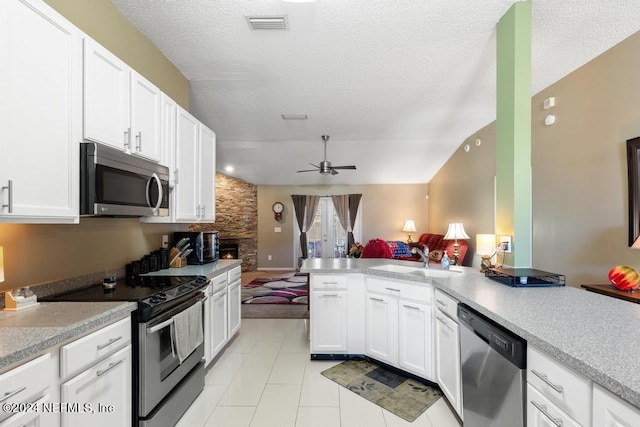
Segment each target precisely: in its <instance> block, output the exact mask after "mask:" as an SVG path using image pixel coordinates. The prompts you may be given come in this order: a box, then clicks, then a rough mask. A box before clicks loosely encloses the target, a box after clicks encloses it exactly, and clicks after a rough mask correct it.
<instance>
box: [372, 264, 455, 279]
mask: <svg viewBox="0 0 640 427" xmlns="http://www.w3.org/2000/svg"><path fill="white" fill-rule="evenodd" d="M371 268H372V269H373V270H381V271H388V272H391V273H402V274H411V275H413V276H424V277H440V278H444V277H451V276H453V275H455V274H459V273H461V272H462V271H461V270H441V269H439V268H424V267H411V266H407V265H397V264H384V265H379V266H377V267H371Z"/></svg>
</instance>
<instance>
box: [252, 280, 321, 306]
mask: <svg viewBox="0 0 640 427" xmlns="http://www.w3.org/2000/svg"><path fill="white" fill-rule="evenodd" d="M308 280H309V275H308V274H307V273H291V274H288V275H285V276H279V277H261V278H257V279H254V280H252V281H251V282H249V283H247V284H246V285H242V303H243V304H305V305H306V304H308V301H309V297H308V285H307V281H308Z"/></svg>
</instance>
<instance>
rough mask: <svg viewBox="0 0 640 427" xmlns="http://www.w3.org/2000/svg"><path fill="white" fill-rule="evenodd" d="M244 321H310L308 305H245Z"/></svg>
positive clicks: (243, 307) (243, 309) (242, 315)
mask: <svg viewBox="0 0 640 427" xmlns="http://www.w3.org/2000/svg"><path fill="white" fill-rule="evenodd" d="M241 317H242V318H243V319H308V318H309V309H308V305H306V304H243V305H242V310H241Z"/></svg>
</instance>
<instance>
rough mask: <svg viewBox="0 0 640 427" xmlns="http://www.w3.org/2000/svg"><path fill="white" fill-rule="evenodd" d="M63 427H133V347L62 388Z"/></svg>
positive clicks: (114, 355)
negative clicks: (63, 406)
mask: <svg viewBox="0 0 640 427" xmlns="http://www.w3.org/2000/svg"><path fill="white" fill-rule="evenodd" d="M60 396H61V404H62V405H66V407H65V408H63V410H61V411H60V412H61V415H62V426H63V427H71V426H74V427H75V426H77V427H81V426H92V427H98V426H105V427H111V426H130V425H131V345H127V346H126V347H125V348H123V349H121V350H119V351H117V352H116V353H114V354H113V355H111V356H109V357H108V358H106V359H105V360H103V361H102V362H99V363H97V364H96V365H94V366H92V367H91V368H89V369H87V370H85V371H83V372H82V373H80V374H78V375H76V376H75V377H73V378H72V379H70V380H69V381H67V382H65V383H64V384H62V386H61V393H60Z"/></svg>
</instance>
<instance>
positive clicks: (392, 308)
mask: <svg viewBox="0 0 640 427" xmlns="http://www.w3.org/2000/svg"><path fill="white" fill-rule="evenodd" d="M366 303H367V308H366V347H367V355H368V356H371V357H373V358H374V359H376V360H379V361H381V362H386V363H388V364H390V365H394V366H395V365H396V364H397V361H398V355H397V349H398V336H397V333H398V299H397V298H395V297H389V296H387V295H380V294H371V293H368V292H367V302H366Z"/></svg>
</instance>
